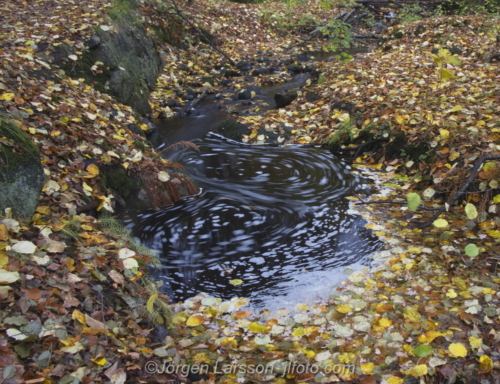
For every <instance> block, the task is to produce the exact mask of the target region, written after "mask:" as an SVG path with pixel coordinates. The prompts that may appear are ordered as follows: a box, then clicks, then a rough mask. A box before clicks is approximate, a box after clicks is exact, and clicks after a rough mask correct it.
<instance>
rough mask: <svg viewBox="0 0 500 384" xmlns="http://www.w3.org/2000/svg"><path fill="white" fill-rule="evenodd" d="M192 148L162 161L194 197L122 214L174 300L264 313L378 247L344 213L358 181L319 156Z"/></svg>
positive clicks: (323, 153) (211, 145)
mask: <svg viewBox="0 0 500 384" xmlns="http://www.w3.org/2000/svg"><path fill="white" fill-rule="evenodd" d="M193 142H194V143H196V144H197V145H198V146H199V148H200V152H197V151H195V150H194V149H192V148H185V149H183V150H180V151H177V152H174V153H173V154H171V155H170V156H169V159H170V160H173V161H177V162H180V163H182V164H183V165H184V166H185V167H186V170H187V172H188V173H189V174H190V175H191V176H192V177H193V178H194V179H195V181H196V182H197V184H198V185H199V186H200V187H201V188H202V191H203V192H202V193H201V194H200V195H199V196H197V197H194V198H190V199H187V200H185V201H183V202H182V203H180V204H178V205H175V206H173V207H169V208H167V209H164V210H161V211H150V212H144V211H143V212H139V213H136V214H132V213H131V212H129V221H128V225H129V228H131V229H132V232H133V234H134V236H136V237H137V238H139V239H140V240H141V241H142V242H143V243H144V244H146V245H147V246H149V247H151V248H154V249H156V250H158V251H160V254H161V257H160V259H161V261H162V263H163V266H164V267H163V268H162V270H161V271H158V276H157V277H161V279H162V280H164V281H165V282H166V283H167V284H166V288H167V290H170V292H168V293H170V294H173V295H174V297H175V299H177V300H184V299H186V298H188V297H191V296H194V295H196V294H198V293H199V292H207V293H209V294H211V295H214V296H217V297H222V298H224V299H228V298H231V297H234V296H239V297H249V298H251V299H252V302H253V303H254V304H255V305H257V306H259V305H261V306H262V305H264V306H273V305H272V304H271V301H273V299H275V298H276V297H280V298H282V299H283V298H284V299H285V300H281V301H282V302H283V303H288V302H289V303H293V302H294V301H295V302H296V301H297V300H298V299H299V298H300V297H301V295H304V294H305V295H306V296H307V295H310V296H309V297H312V298H314V295H315V294H314V292H316V291H318V288H326V289H328V288H330V287H331V286H332V285H333V284H334V283H335V282H336V281H335V274H336V273H338V271H339V270H338V269H336V268H339V267H345V266H349V265H351V264H353V263H356V262H359V261H361V262H362V263H365V264H367V261H366V257H367V256H368V255H369V254H370V253H372V252H374V251H375V250H377V249H378V248H379V247H380V242H379V241H378V240H377V238H376V237H375V236H373V235H372V234H371V232H370V231H369V230H367V229H366V228H364V225H365V224H366V222H365V221H364V220H363V219H362V218H361V217H360V216H358V215H356V214H354V213H353V212H350V211H349V205H348V201H347V199H346V197H347V196H349V195H352V194H353V192H354V191H355V190H356V189H359V188H361V185H362V180H360V179H359V178H358V177H357V176H355V175H353V174H350V173H349V169H350V167H349V166H348V165H346V164H345V163H343V162H342V161H340V160H338V159H336V158H335V157H334V156H333V155H332V154H331V153H330V152H329V151H328V150H324V149H320V148H312V147H303V146H302V147H293V146H292V147H257V146H248V145H241V144H235V143H230V142H227V141H226V140H223V139H221V138H219V137H217V136H215V135H207V136H205V137H204V138H203V139H196V140H193ZM342 269H343V268H342ZM344 277H345V276H344ZM233 279H241V280H242V281H243V283H242V284H241V285H238V286H235V285H232V284H231V283H230V280H233Z"/></svg>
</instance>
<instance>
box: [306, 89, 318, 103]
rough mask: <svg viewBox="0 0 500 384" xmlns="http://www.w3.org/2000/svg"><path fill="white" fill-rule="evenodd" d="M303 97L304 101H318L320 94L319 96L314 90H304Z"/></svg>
mask: <svg viewBox="0 0 500 384" xmlns="http://www.w3.org/2000/svg"><path fill="white" fill-rule="evenodd" d="M305 99H306V101H308V102H309V103H312V102H314V101H318V100H319V99H321V96H319V95H318V94H317V93H315V92H311V91H309V92H306V95H305Z"/></svg>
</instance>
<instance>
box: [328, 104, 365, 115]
mask: <svg viewBox="0 0 500 384" xmlns="http://www.w3.org/2000/svg"><path fill="white" fill-rule="evenodd" d="M335 109H338V110H339V111H344V112H347V113H349V114H352V113H354V112H355V111H356V110H357V109H358V108H357V107H356V106H355V105H354V104H352V103H344V102H343V101H336V102H334V103H332V106H331V110H332V111H333V110H335Z"/></svg>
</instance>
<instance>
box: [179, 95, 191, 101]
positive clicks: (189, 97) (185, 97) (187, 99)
mask: <svg viewBox="0 0 500 384" xmlns="http://www.w3.org/2000/svg"><path fill="white" fill-rule="evenodd" d="M193 99H194V96H193V95H184V96H182V100H186V101H191V100H193Z"/></svg>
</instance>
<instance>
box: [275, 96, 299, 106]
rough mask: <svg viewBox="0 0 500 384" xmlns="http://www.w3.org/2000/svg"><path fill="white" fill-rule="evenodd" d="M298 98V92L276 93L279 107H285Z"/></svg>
mask: <svg viewBox="0 0 500 384" xmlns="http://www.w3.org/2000/svg"><path fill="white" fill-rule="evenodd" d="M296 98H297V92H287V93H277V94H276V95H274V101H275V103H276V106H277V107H278V108H284V107H286V106H287V105H289V104H291V103H292V102H293V101H294V100H295V99H296Z"/></svg>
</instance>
